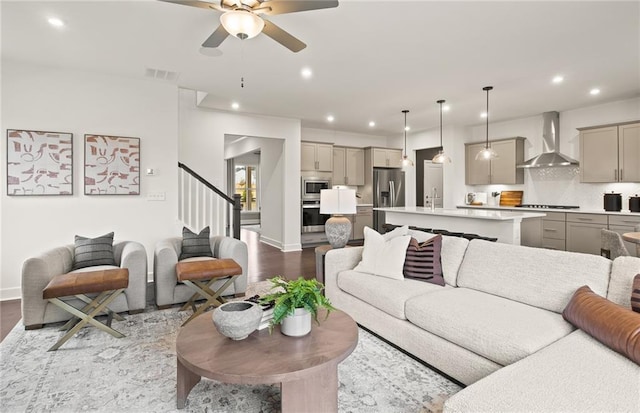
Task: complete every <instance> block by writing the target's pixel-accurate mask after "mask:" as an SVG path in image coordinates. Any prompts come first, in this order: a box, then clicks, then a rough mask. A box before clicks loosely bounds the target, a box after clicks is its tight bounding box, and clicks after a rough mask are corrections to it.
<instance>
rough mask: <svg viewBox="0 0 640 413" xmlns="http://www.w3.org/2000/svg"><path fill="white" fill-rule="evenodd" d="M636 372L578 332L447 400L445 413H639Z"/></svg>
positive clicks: (627, 362)
mask: <svg viewBox="0 0 640 413" xmlns="http://www.w3.org/2000/svg"><path fill="white" fill-rule="evenodd" d="M638 383H640V367H639V366H637V365H636V364H634V363H633V362H632V361H630V360H628V359H626V358H625V357H623V356H621V355H620V354H618V353H616V352H614V351H612V350H610V349H609V348H607V347H606V346H604V345H603V344H601V343H599V342H598V341H596V340H594V339H593V338H591V337H589V336H588V335H587V334H586V333H585V332H583V331H580V330H577V331H575V332H573V333H571V334H569V335H568V336H567V337H564V338H562V339H560V340H558V341H557V342H555V343H553V344H551V345H550V346H548V347H546V348H543V349H542V350H540V351H539V352H537V353H535V354H533V355H531V356H530V357H527V358H525V359H524V360H522V361H519V362H517V363H514V364H512V365H510V366H507V367H504V368H502V369H500V370H498V371H497V372H495V373H493V374H491V375H490V376H488V377H485V378H484V379H482V380H480V381H478V382H476V383H475V384H473V385H471V386H469V387H467V388H466V389H464V390H462V391H461V392H459V393H457V394H455V395H453V396H452V397H450V398H449V399H448V400H447V401H446V402H445V404H444V412H445V413H459V412H472V411H473V412H585V413H586V412H594V413H595V412H599V413H601V412H638V411H640V390H639V386H638Z"/></svg>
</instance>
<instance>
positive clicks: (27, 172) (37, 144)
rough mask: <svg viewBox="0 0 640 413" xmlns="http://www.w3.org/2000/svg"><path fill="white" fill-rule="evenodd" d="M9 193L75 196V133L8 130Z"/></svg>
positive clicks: (12, 194) (16, 194)
mask: <svg viewBox="0 0 640 413" xmlns="http://www.w3.org/2000/svg"><path fill="white" fill-rule="evenodd" d="M7 195H9V196H24V195H73V134H72V133H64V132H45V131H32V130H21V129H7Z"/></svg>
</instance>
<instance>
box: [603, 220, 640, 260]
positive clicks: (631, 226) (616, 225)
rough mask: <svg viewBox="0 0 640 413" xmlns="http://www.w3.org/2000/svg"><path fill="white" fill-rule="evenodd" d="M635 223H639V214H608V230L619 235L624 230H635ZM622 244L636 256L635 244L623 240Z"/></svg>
mask: <svg viewBox="0 0 640 413" xmlns="http://www.w3.org/2000/svg"><path fill="white" fill-rule="evenodd" d="M637 225H640V216H628V215H609V230H610V231H615V232H617V233H618V234H620V235H622V234H624V233H625V232H636V226H637ZM624 246H625V247H627V251H629V254H630V255H632V256H634V257H637V256H638V252H637V249H636V244H634V243H633V242H628V241H624Z"/></svg>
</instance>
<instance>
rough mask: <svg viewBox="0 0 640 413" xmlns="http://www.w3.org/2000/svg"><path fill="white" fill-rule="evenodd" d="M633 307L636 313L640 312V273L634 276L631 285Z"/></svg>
mask: <svg viewBox="0 0 640 413" xmlns="http://www.w3.org/2000/svg"><path fill="white" fill-rule="evenodd" d="M631 309H632V310H633V311H635V312H636V313H640V274H637V275H636V276H635V277H633V285H632V286H631Z"/></svg>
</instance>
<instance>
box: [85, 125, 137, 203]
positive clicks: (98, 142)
mask: <svg viewBox="0 0 640 413" xmlns="http://www.w3.org/2000/svg"><path fill="white" fill-rule="evenodd" d="M84 193H85V195H140V138H127V137H122V136H105V135H84Z"/></svg>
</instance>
